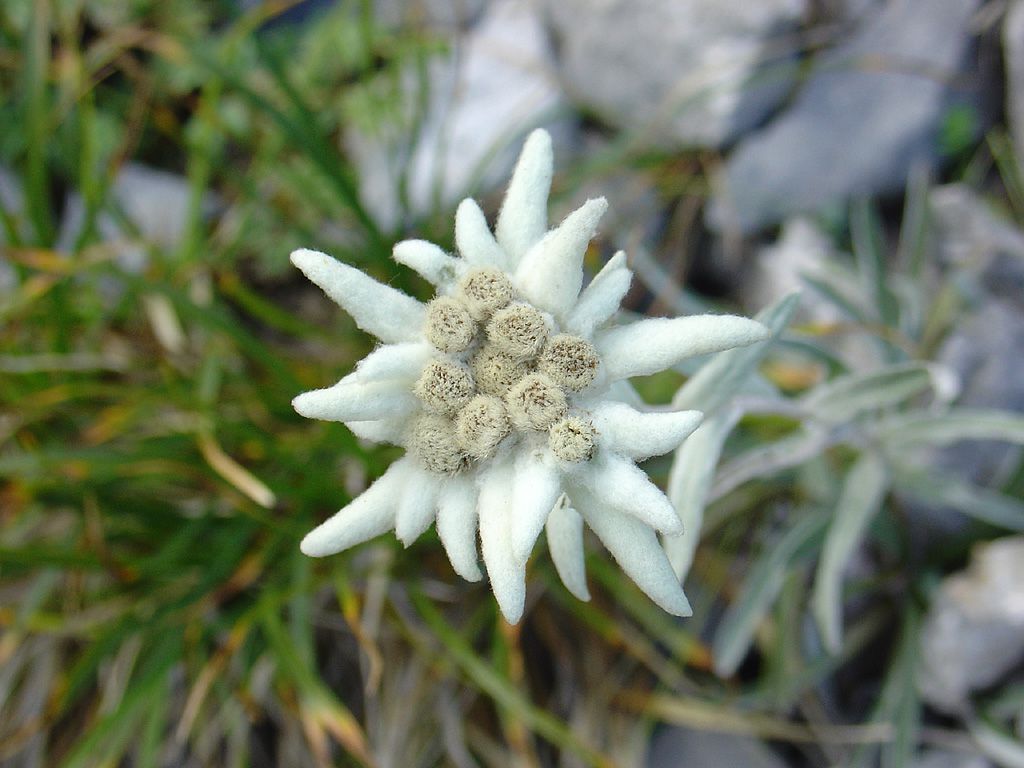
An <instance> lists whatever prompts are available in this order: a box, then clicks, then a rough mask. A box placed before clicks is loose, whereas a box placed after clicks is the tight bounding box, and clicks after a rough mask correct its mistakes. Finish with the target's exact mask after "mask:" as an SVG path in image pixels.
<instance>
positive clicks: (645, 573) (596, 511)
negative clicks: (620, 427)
mask: <svg viewBox="0 0 1024 768" xmlns="http://www.w3.org/2000/svg"><path fill="white" fill-rule="evenodd" d="M570 495H571V496H572V498H573V501H574V503H575V505H576V506H577V508H578V509H579V511H580V514H582V515H583V519H584V520H586V522H587V525H589V526H590V527H591V529H592V530H593V531H594V533H596V534H597V537H598V538H599V539H600V540H601V542H602V543H603V544H604V545H605V547H606V548H607V549H608V551H609V552H610V553H611V555H612V557H614V558H615V560H616V562H618V564H619V566H620V567H621V568H622V570H623V571H625V573H626V575H627V576H629V578H631V579H632V580H633V581H634V582H636V585H637V586H638V587H640V589H642V590H643V592H644V594H646V595H647V596H648V597H649V598H651V600H653V601H654V602H655V603H657V605H658V606H660V607H661V608H662V609H664V610H666V611H668V612H669V613H671V614H673V615H675V616H691V615H693V611H692V609H691V608H690V602H689V601H688V600H687V599H686V595H685V594H683V588H682V587H681V586H680V584H679V580H678V579H677V578H676V574H675V572H674V571H673V570H672V566H671V565H670V564H669V562H668V557H666V556H665V551H664V550H663V549H662V548H661V545H660V544H659V543H658V537H657V536H656V535H655V533H654V531H652V530H651V529H650V528H648V527H647V526H646V525H644V524H643V523H641V522H640V521H639V520H637V519H636V518H635V517H632V516H631V515H623V514H621V513H619V512H617V511H616V510H614V509H612V508H611V507H610V506H608V505H607V504H605V503H604V501H603V500H602V499H600V498H599V497H600V494H599V493H596V492H595V493H590V492H589V491H588V490H587V489H586V488H582V487H578V486H573V487H572V489H571V490H570Z"/></svg>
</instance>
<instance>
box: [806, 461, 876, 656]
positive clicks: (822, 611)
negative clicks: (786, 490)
mask: <svg viewBox="0 0 1024 768" xmlns="http://www.w3.org/2000/svg"><path fill="white" fill-rule="evenodd" d="M887 487H888V477H887V473H886V469H885V465H884V463H883V462H882V460H881V459H880V458H878V457H877V456H876V455H875V454H872V453H864V454H862V455H861V457H860V458H859V459H858V460H857V463H856V464H854V465H853V467H852V469H850V471H849V473H848V474H847V475H846V480H845V481H844V482H843V488H842V491H841V492H840V495H839V502H838V503H837V505H836V511H835V515H834V516H833V518H832V522H831V524H830V525H829V528H828V533H827V534H826V535H825V546H824V548H823V550H822V553H821V559H820V560H819V561H818V574H817V577H816V578H815V581H814V595H813V597H812V603H813V612H814V617H815V619H816V620H817V622H818V626H819V628H820V629H821V635H822V639H823V640H824V642H825V648H826V649H827V650H828V651H829V652H830V653H833V654H834V653H838V652H839V649H840V647H841V645H842V616H843V611H842V608H843V594H842V593H843V572H844V571H845V570H846V566H847V564H848V563H849V561H850V557H851V556H852V555H853V553H854V552H855V551H856V550H857V547H858V545H859V544H860V542H861V539H862V538H863V536H864V531H865V530H866V529H867V526H868V524H869V523H870V522H871V519H872V518H873V517H874V516H875V514H876V513H877V512H878V508H879V507H880V506H881V504H882V499H883V497H884V496H885V492H886V489H887Z"/></svg>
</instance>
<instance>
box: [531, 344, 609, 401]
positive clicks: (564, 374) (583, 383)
mask: <svg viewBox="0 0 1024 768" xmlns="http://www.w3.org/2000/svg"><path fill="white" fill-rule="evenodd" d="M600 362H601V360H600V358H599V357H598V356H597V350H596V349H594V345H593V344H591V343H590V342H589V341H587V340H586V339H581V338H580V337H579V336H571V335H569V334H567V333H560V334H558V335H557V336H554V337H552V338H551V339H550V340H549V341H548V343H547V345H546V346H545V347H544V351H543V352H542V353H541V356H540V360H538V361H537V370H539V371H541V372H542V373H546V374H547V375H548V376H550V377H551V380H552V381H554V382H555V383H556V384H559V385H561V386H563V387H565V388H566V389H570V390H572V391H573V392H582V391H583V390H584V389H586V388H587V387H589V386H590V385H591V384H593V383H594V377H595V376H597V366H598V365H599V364H600Z"/></svg>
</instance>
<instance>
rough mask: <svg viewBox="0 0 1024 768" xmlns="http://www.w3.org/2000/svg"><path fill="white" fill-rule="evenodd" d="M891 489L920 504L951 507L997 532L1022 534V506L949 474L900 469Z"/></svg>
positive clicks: (901, 467) (911, 468)
mask: <svg viewBox="0 0 1024 768" xmlns="http://www.w3.org/2000/svg"><path fill="white" fill-rule="evenodd" d="M893 485H894V487H895V488H896V489H898V490H900V491H903V492H905V493H907V494H909V495H910V496H913V497H914V498H916V499H919V500H920V501H923V502H927V503H929V504H935V505H937V506H943V507H952V508H953V509H956V510H959V511H960V512H963V513H964V514H965V515H970V516H971V517H973V518H975V519H977V520H981V521H982V522H985V523H988V524H990V525H996V526H999V527H1000V528H1006V529H1007V530H1011V531H1024V502H1021V501H1019V500H1018V499H1015V498H1013V497H1011V496H1007V495H1005V494H1002V493H999V492H998V491H993V490H991V489H989V488H982V487H981V486H977V485H974V484H973V483H970V482H967V481H964V480H960V479H959V478H957V477H955V476H952V475H949V474H939V473H937V472H929V471H927V470H925V469H921V468H918V467H907V466H900V465H896V466H895V468H894V471H893Z"/></svg>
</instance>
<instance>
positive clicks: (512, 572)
mask: <svg viewBox="0 0 1024 768" xmlns="http://www.w3.org/2000/svg"><path fill="white" fill-rule="evenodd" d="M478 509H479V514H480V548H481V550H482V551H483V556H484V564H485V565H486V566H487V578H488V579H490V582H491V591H492V592H494V597H495V599H496V600H497V601H498V607H499V608H500V609H501V613H502V615H503V616H504V617H505V620H506V621H508V623H509V624H515V623H517V622H518V621H519V619H520V618H521V617H522V615H523V607H524V606H525V604H526V565H525V564H524V563H523V562H521V561H520V560H517V559H516V557H515V555H513V554H512V525H511V522H512V520H511V518H512V466H511V462H502V463H499V464H495V465H493V466H492V467H491V470H490V471H489V472H488V473H487V475H486V476H485V477H484V479H483V482H482V484H481V487H480V500H479V504H478Z"/></svg>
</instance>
